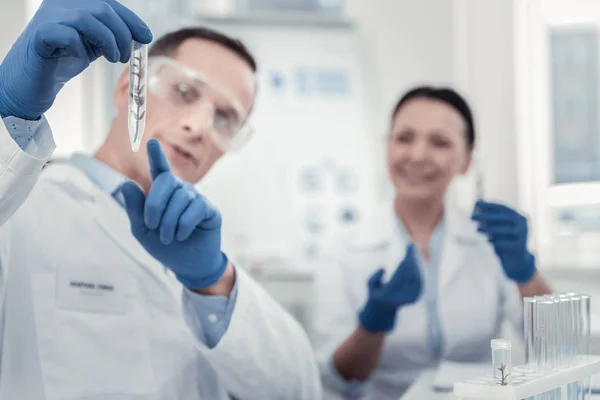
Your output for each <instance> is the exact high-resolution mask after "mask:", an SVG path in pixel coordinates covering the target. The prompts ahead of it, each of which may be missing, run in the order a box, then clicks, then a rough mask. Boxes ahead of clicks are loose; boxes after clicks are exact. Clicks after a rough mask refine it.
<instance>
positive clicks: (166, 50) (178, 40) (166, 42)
mask: <svg viewBox="0 0 600 400" xmlns="http://www.w3.org/2000/svg"><path fill="white" fill-rule="evenodd" d="M187 39H203V40H208V41H211V42H215V43H218V44H220V45H221V46H223V47H225V48H227V49H229V50H231V51H233V52H234V53H236V54H237V55H238V56H240V57H241V58H242V59H243V60H244V61H246V62H247V63H248V65H249V66H250V68H252V71H253V72H256V69H257V66H256V60H255V59H254V57H253V56H252V54H250V51H249V50H248V49H247V48H246V46H245V45H244V44H243V43H242V42H241V41H239V40H237V39H234V38H231V37H229V36H227V35H225V34H223V33H220V32H217V31H215V30H212V29H210V28H205V27H200V26H198V27H188V28H182V29H179V30H177V31H174V32H170V33H167V34H166V35H164V36H161V37H160V38H159V39H158V40H156V41H155V42H154V43H153V44H152V45H151V47H150V49H149V50H148V56H171V55H172V54H173V53H174V52H175V51H176V50H177V49H178V48H179V46H180V45H181V44H182V43H183V42H184V41H186V40H187Z"/></svg>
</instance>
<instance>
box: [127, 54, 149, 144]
mask: <svg viewBox="0 0 600 400" xmlns="http://www.w3.org/2000/svg"><path fill="white" fill-rule="evenodd" d="M131 68H132V71H131V75H132V76H134V77H136V79H135V80H134V84H133V89H132V91H131V93H129V96H130V97H131V98H132V100H133V102H134V103H135V106H136V108H135V109H134V110H132V114H133V117H134V118H135V126H136V129H135V138H134V139H133V140H134V142H137V139H138V138H137V136H138V135H139V132H140V121H141V120H142V119H143V118H144V116H145V115H146V111H144V110H142V106H143V105H144V103H145V102H146V97H145V96H144V85H141V84H140V83H141V82H142V78H143V77H144V69H143V68H142V55H141V54H137V55H135V54H134V55H133V63H132V66H131ZM135 81H137V83H135Z"/></svg>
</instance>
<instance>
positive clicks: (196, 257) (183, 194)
mask: <svg viewBox="0 0 600 400" xmlns="http://www.w3.org/2000/svg"><path fill="white" fill-rule="evenodd" d="M148 158H149V161H150V173H151V177H152V186H151V188H150V191H149V193H148V197H146V196H145V195H144V192H143V191H142V190H141V189H140V187H139V186H138V185H137V184H135V183H133V182H126V183H125V184H124V185H123V187H122V189H121V190H122V193H123V196H124V197H125V208H126V210H127V214H128V215H129V219H130V221H131V232H132V233H133V235H134V236H135V238H136V239H137V240H138V241H139V242H140V243H141V245H142V246H143V247H144V248H145V249H146V251H148V253H150V255H152V256H153V257H154V258H155V259H156V260H158V261H159V262H160V263H162V264H163V265H164V266H165V267H167V268H169V269H170V270H172V271H173V273H174V274H175V276H177V279H179V281H180V282H181V283H182V284H183V285H184V286H185V287H187V288H188V289H190V290H199V289H205V288H207V287H209V286H212V285H214V284H215V283H217V281H218V280H219V279H221V276H222V275H223V273H224V272H225V269H226V268H227V263H228V260H227V256H226V255H225V254H224V253H223V252H221V214H220V213H219V211H218V210H217V209H216V208H215V207H214V206H212V205H211V204H210V203H208V201H207V200H206V199H205V198H204V197H203V196H202V195H201V194H199V193H198V192H197V191H196V190H195V189H194V187H193V186H192V185H190V184H188V183H185V182H183V181H181V179H179V178H178V177H176V176H175V175H173V174H172V173H171V168H170V166H169V162H168V160H167V158H166V156H165V154H164V153H163V151H162V149H161V147H160V144H159V143H158V141H156V140H155V139H151V140H150V141H148Z"/></svg>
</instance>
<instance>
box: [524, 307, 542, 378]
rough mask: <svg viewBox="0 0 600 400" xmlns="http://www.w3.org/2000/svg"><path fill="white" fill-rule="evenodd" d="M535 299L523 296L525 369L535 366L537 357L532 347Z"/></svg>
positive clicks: (533, 368)
mask: <svg viewBox="0 0 600 400" xmlns="http://www.w3.org/2000/svg"><path fill="white" fill-rule="evenodd" d="M536 301H537V299H535V298H533V297H525V298H523V330H524V333H525V366H526V368H527V370H529V371H533V370H535V369H536V367H537V363H538V358H537V356H536V354H537V353H536V352H535V347H534V339H535V337H534V319H535V314H534V305H535V302H536Z"/></svg>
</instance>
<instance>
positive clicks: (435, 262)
mask: <svg viewBox="0 0 600 400" xmlns="http://www.w3.org/2000/svg"><path fill="white" fill-rule="evenodd" d="M398 231H399V234H400V236H401V237H402V239H403V240H404V241H405V242H406V243H409V242H412V239H411V238H410V235H409V234H408V232H406V229H405V227H404V224H403V223H402V222H401V221H400V220H398ZM443 243H444V221H443V220H442V221H441V222H440V223H439V224H438V226H437V227H436V228H435V230H434V232H433V234H432V235H431V238H430V239H429V264H428V267H427V268H425V265H427V263H426V261H425V259H424V258H423V256H422V255H421V254H419V261H420V264H421V271H422V272H423V277H424V279H423V283H424V287H423V293H424V299H425V304H426V305H427V341H428V344H429V349H430V354H431V357H432V358H433V359H435V360H438V361H439V360H440V359H441V357H442V352H443V345H444V340H443V339H444V337H443V331H442V326H441V324H440V320H439V317H438V311H437V310H438V309H437V300H438V296H437V294H438V275H439V272H438V271H439V265H440V262H441V259H442V247H443ZM325 368H326V371H325V375H326V377H325V379H326V380H327V381H328V382H329V384H331V385H332V386H333V387H334V389H335V390H337V391H338V392H339V393H342V394H343V395H345V396H347V397H348V398H360V397H362V396H364V395H365V392H366V390H367V388H368V385H369V383H370V381H357V380H352V381H346V380H344V378H342V376H341V375H340V374H339V373H338V372H337V370H336V369H335V366H334V364H333V355H332V356H331V358H330V360H329V363H328V364H327V365H326V366H325Z"/></svg>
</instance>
